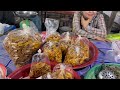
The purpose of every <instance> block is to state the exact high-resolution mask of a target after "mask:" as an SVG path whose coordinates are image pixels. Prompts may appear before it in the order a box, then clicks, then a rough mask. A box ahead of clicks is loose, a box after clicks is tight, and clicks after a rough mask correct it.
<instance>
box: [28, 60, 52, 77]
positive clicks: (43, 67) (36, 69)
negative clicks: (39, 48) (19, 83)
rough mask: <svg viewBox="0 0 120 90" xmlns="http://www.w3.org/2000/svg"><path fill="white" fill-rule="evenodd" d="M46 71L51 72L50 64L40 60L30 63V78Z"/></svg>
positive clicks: (41, 74)
mask: <svg viewBox="0 0 120 90" xmlns="http://www.w3.org/2000/svg"><path fill="white" fill-rule="evenodd" d="M48 72H51V66H50V64H47V63H46V62H42V61H40V62H37V63H33V64H32V65H31V68H30V73H29V76H30V78H38V77H40V76H43V75H45V74H47V73H48Z"/></svg>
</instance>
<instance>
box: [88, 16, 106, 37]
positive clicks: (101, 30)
mask: <svg viewBox="0 0 120 90" xmlns="http://www.w3.org/2000/svg"><path fill="white" fill-rule="evenodd" d="M87 31H88V32H89V33H94V34H96V35H97V36H99V37H101V38H105V37H106V35H107V31H106V25H105V21H104V17H103V15H102V14H100V15H99V16H98V28H94V27H90V26H88V27H87Z"/></svg>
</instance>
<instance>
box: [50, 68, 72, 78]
mask: <svg viewBox="0 0 120 90" xmlns="http://www.w3.org/2000/svg"><path fill="white" fill-rule="evenodd" d="M51 76H52V78H53V79H74V78H73V75H72V73H70V72H68V71H66V70H65V69H64V70H60V69H59V70H56V71H55V72H53V73H52V74H51Z"/></svg>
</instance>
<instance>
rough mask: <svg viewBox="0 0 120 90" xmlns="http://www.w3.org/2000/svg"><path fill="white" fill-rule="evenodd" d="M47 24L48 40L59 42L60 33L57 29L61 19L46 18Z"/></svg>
mask: <svg viewBox="0 0 120 90" xmlns="http://www.w3.org/2000/svg"><path fill="white" fill-rule="evenodd" d="M45 26H46V29H47V30H46V41H56V42H59V40H60V34H59V33H58V32H57V29H58V27H59V21H58V20H55V19H52V18H46V20H45Z"/></svg>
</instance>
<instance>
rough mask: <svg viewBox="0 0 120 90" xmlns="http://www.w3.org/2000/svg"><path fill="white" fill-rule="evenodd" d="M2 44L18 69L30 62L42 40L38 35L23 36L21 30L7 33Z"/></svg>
mask: <svg viewBox="0 0 120 90" xmlns="http://www.w3.org/2000/svg"><path fill="white" fill-rule="evenodd" d="M3 44H4V48H5V49H6V51H7V52H8V54H9V56H10V57H11V59H12V60H13V62H14V64H15V65H16V67H18V68H19V67H21V66H23V65H25V64H27V63H28V62H30V60H31V58H32V56H33V55H34V54H35V53H36V51H37V50H38V49H39V48H40V46H41V45H42V39H41V36H40V35H39V33H33V34H24V31H23V30H18V31H11V32H10V33H8V35H7V36H6V38H5V39H4V41H3Z"/></svg>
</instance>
